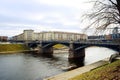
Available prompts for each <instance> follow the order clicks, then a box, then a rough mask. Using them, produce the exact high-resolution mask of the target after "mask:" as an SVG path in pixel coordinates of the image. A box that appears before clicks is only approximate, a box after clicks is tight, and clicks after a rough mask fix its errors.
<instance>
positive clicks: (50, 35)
mask: <svg viewBox="0 0 120 80" xmlns="http://www.w3.org/2000/svg"><path fill="white" fill-rule="evenodd" d="M12 39H13V40H16V41H19V40H20V41H21V40H22V41H33V40H39V41H41V40H61V41H62V40H73V41H76V40H85V39H87V35H85V34H79V33H71V32H58V31H48V32H39V33H35V32H34V30H24V31H23V33H22V34H19V35H16V36H13V38H12Z"/></svg>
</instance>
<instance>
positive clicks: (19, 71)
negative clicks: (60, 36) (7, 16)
mask: <svg viewBox="0 0 120 80" xmlns="http://www.w3.org/2000/svg"><path fill="white" fill-rule="evenodd" d="M85 52H86V54H85V55H86V57H85V65H88V64H91V63H93V62H96V61H99V60H102V59H104V58H107V57H109V56H110V55H111V54H114V53H116V52H115V51H112V50H110V49H107V48H101V47H90V48H87V49H86V51H85ZM68 64H69V62H68V53H67V52H59V53H58V54H57V53H56V54H54V57H53V58H46V57H40V56H36V55H31V54H24V53H16V54H1V55H0V80H43V78H47V77H50V76H53V75H57V74H59V73H63V72H65V71H63V70H62V69H61V67H64V66H68Z"/></svg>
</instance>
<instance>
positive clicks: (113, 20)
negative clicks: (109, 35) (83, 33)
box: [85, 0, 120, 33]
mask: <svg viewBox="0 0 120 80" xmlns="http://www.w3.org/2000/svg"><path fill="white" fill-rule="evenodd" d="M92 2H94V8H93V9H94V10H93V11H92V12H91V13H90V14H86V15H85V18H89V19H90V20H91V21H92V22H91V24H90V25H88V26H87V27H86V29H88V28H91V27H94V28H95V29H96V33H97V32H98V31H99V32H101V31H105V30H106V28H110V27H113V26H114V27H116V26H119V25H120V0H96V1H92Z"/></svg>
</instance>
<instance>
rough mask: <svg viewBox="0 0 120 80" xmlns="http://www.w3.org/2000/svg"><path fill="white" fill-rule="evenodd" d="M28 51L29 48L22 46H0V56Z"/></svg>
mask: <svg viewBox="0 0 120 80" xmlns="http://www.w3.org/2000/svg"><path fill="white" fill-rule="evenodd" d="M30 51H31V50H30V49H29V47H27V46H26V45H24V44H0V54H5V53H16V52H30ZM32 51H33V50H32Z"/></svg>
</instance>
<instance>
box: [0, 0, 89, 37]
mask: <svg viewBox="0 0 120 80" xmlns="http://www.w3.org/2000/svg"><path fill="white" fill-rule="evenodd" d="M84 1H87V0H29V1H28V0H3V1H2V0H1V1H0V30H1V34H0V35H3V34H4V31H5V30H7V31H8V32H10V33H6V35H8V36H14V35H15V34H17V32H18V33H20V32H22V31H23V30H24V29H33V30H35V31H45V30H46V31H54V30H56V31H69V32H70V31H71V32H79V31H80V28H81V26H80V24H81V23H80V17H81V14H82V13H83V11H84V9H87V8H88V7H89V5H88V7H86V5H85V4H83V2H84ZM3 26H4V27H3ZM13 33H14V34H13Z"/></svg>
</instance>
